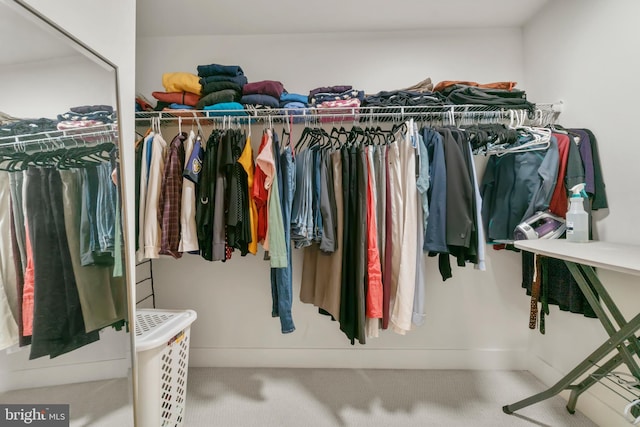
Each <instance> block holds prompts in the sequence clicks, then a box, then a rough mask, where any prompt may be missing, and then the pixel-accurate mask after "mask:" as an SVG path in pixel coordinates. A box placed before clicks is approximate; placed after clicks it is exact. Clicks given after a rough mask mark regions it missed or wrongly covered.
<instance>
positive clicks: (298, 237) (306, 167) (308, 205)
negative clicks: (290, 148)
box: [285, 150, 313, 248]
mask: <svg viewBox="0 0 640 427" xmlns="http://www.w3.org/2000/svg"><path fill="white" fill-rule="evenodd" d="M295 167H296V172H295V173H294V175H295V179H294V181H295V185H294V189H295V192H296V197H295V198H294V203H293V207H292V213H291V227H290V228H291V233H292V234H291V238H292V239H293V242H294V245H295V247H296V248H304V247H307V246H309V245H311V240H312V239H313V210H312V203H313V194H312V182H311V181H312V177H311V174H312V170H313V153H312V150H304V151H302V152H300V153H298V155H297V156H296V160H295ZM285 227H286V223H285Z"/></svg>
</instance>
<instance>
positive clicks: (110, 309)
mask: <svg viewBox="0 0 640 427" xmlns="http://www.w3.org/2000/svg"><path fill="white" fill-rule="evenodd" d="M0 44H1V48H2V52H3V55H1V56H0V93H1V94H2V96H0V406H2V405H9V404H12V405H21V407H23V408H24V412H25V413H26V412H27V411H28V410H30V409H31V408H32V407H34V405H52V404H63V405H69V408H68V410H69V413H68V414H67V416H68V417H69V418H70V419H71V423H70V425H92V426H93V425H105V426H112V425H133V413H132V408H131V402H130V400H131V399H130V396H131V393H130V386H129V383H130V381H129V379H128V378H129V372H130V369H131V358H130V354H131V345H130V334H129V332H128V325H127V320H128V319H127V304H128V300H129V299H128V298H127V286H126V281H125V274H124V273H125V271H124V269H125V263H124V259H125V257H124V244H123V237H122V223H123V222H124V221H123V218H122V201H123V198H122V192H121V186H120V185H119V183H120V182H121V179H120V171H119V160H118V159H119V157H118V154H119V153H118V151H119V150H118V127H117V108H116V103H117V102H116V99H117V98H116V76H115V70H114V69H113V68H112V67H110V66H108V64H105V63H99V62H97V61H96V58H95V57H93V56H91V57H89V56H87V55H86V54H85V51H83V49H82V47H81V46H78V45H77V44H75V42H74V41H73V40H70V39H65V38H63V37H62V36H61V35H60V34H59V33H58V32H56V31H55V30H53V29H51V28H50V27H48V26H47V25H46V24H45V23H43V22H40V21H38V19H36V18H34V17H33V16H29V15H28V14H27V12H26V11H25V10H23V9H22V8H21V7H20V6H18V5H16V4H15V3H13V2H10V1H3V0H0ZM29 405H31V406H29ZM15 408H17V410H18V411H19V407H15ZM0 415H1V414H0ZM2 421H4V419H3V418H1V417H0V425H2Z"/></svg>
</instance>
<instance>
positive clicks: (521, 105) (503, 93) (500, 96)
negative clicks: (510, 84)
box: [443, 85, 535, 111]
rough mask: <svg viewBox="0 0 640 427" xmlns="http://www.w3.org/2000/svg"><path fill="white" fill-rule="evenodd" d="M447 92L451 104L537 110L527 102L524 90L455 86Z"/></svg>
mask: <svg viewBox="0 0 640 427" xmlns="http://www.w3.org/2000/svg"><path fill="white" fill-rule="evenodd" d="M445 92H448V95H447V102H449V103H450V104H457V105H464V104H473V105H476V104H477V105H488V106H492V107H497V108H514V109H523V110H529V111H533V110H534V109H535V104H533V103H531V102H529V101H527V96H526V93H525V92H524V91H523V90H505V89H482V88H479V87H474V86H463V85H453V86H450V87H449V88H447V89H446V91H445ZM443 93H444V92H443Z"/></svg>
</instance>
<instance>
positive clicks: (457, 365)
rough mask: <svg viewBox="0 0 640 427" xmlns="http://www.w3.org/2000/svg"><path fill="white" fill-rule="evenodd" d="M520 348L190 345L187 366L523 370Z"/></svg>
mask: <svg viewBox="0 0 640 427" xmlns="http://www.w3.org/2000/svg"><path fill="white" fill-rule="evenodd" d="M527 359H528V358H527V356H526V353H525V352H524V350H522V351H519V350H493V349H488V350H431V349H375V348H369V349H363V348H358V349H353V350H349V349H313V348H305V349H292V348H286V349H266V348H202V347H195V348H194V347H192V348H191V349H190V355H189V366H191V367H237V368H239V367H242V368H362V369H365V368H366V369H472V370H526V369H527V364H526V362H527Z"/></svg>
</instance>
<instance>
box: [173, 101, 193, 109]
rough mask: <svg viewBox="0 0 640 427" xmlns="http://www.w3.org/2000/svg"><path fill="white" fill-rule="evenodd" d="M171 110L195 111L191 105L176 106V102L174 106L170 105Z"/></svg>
mask: <svg viewBox="0 0 640 427" xmlns="http://www.w3.org/2000/svg"><path fill="white" fill-rule="evenodd" d="M169 108H171V109H172V110H193V107H192V106H191V105H184V104H176V103H175V102H174V103H173V104H169Z"/></svg>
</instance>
